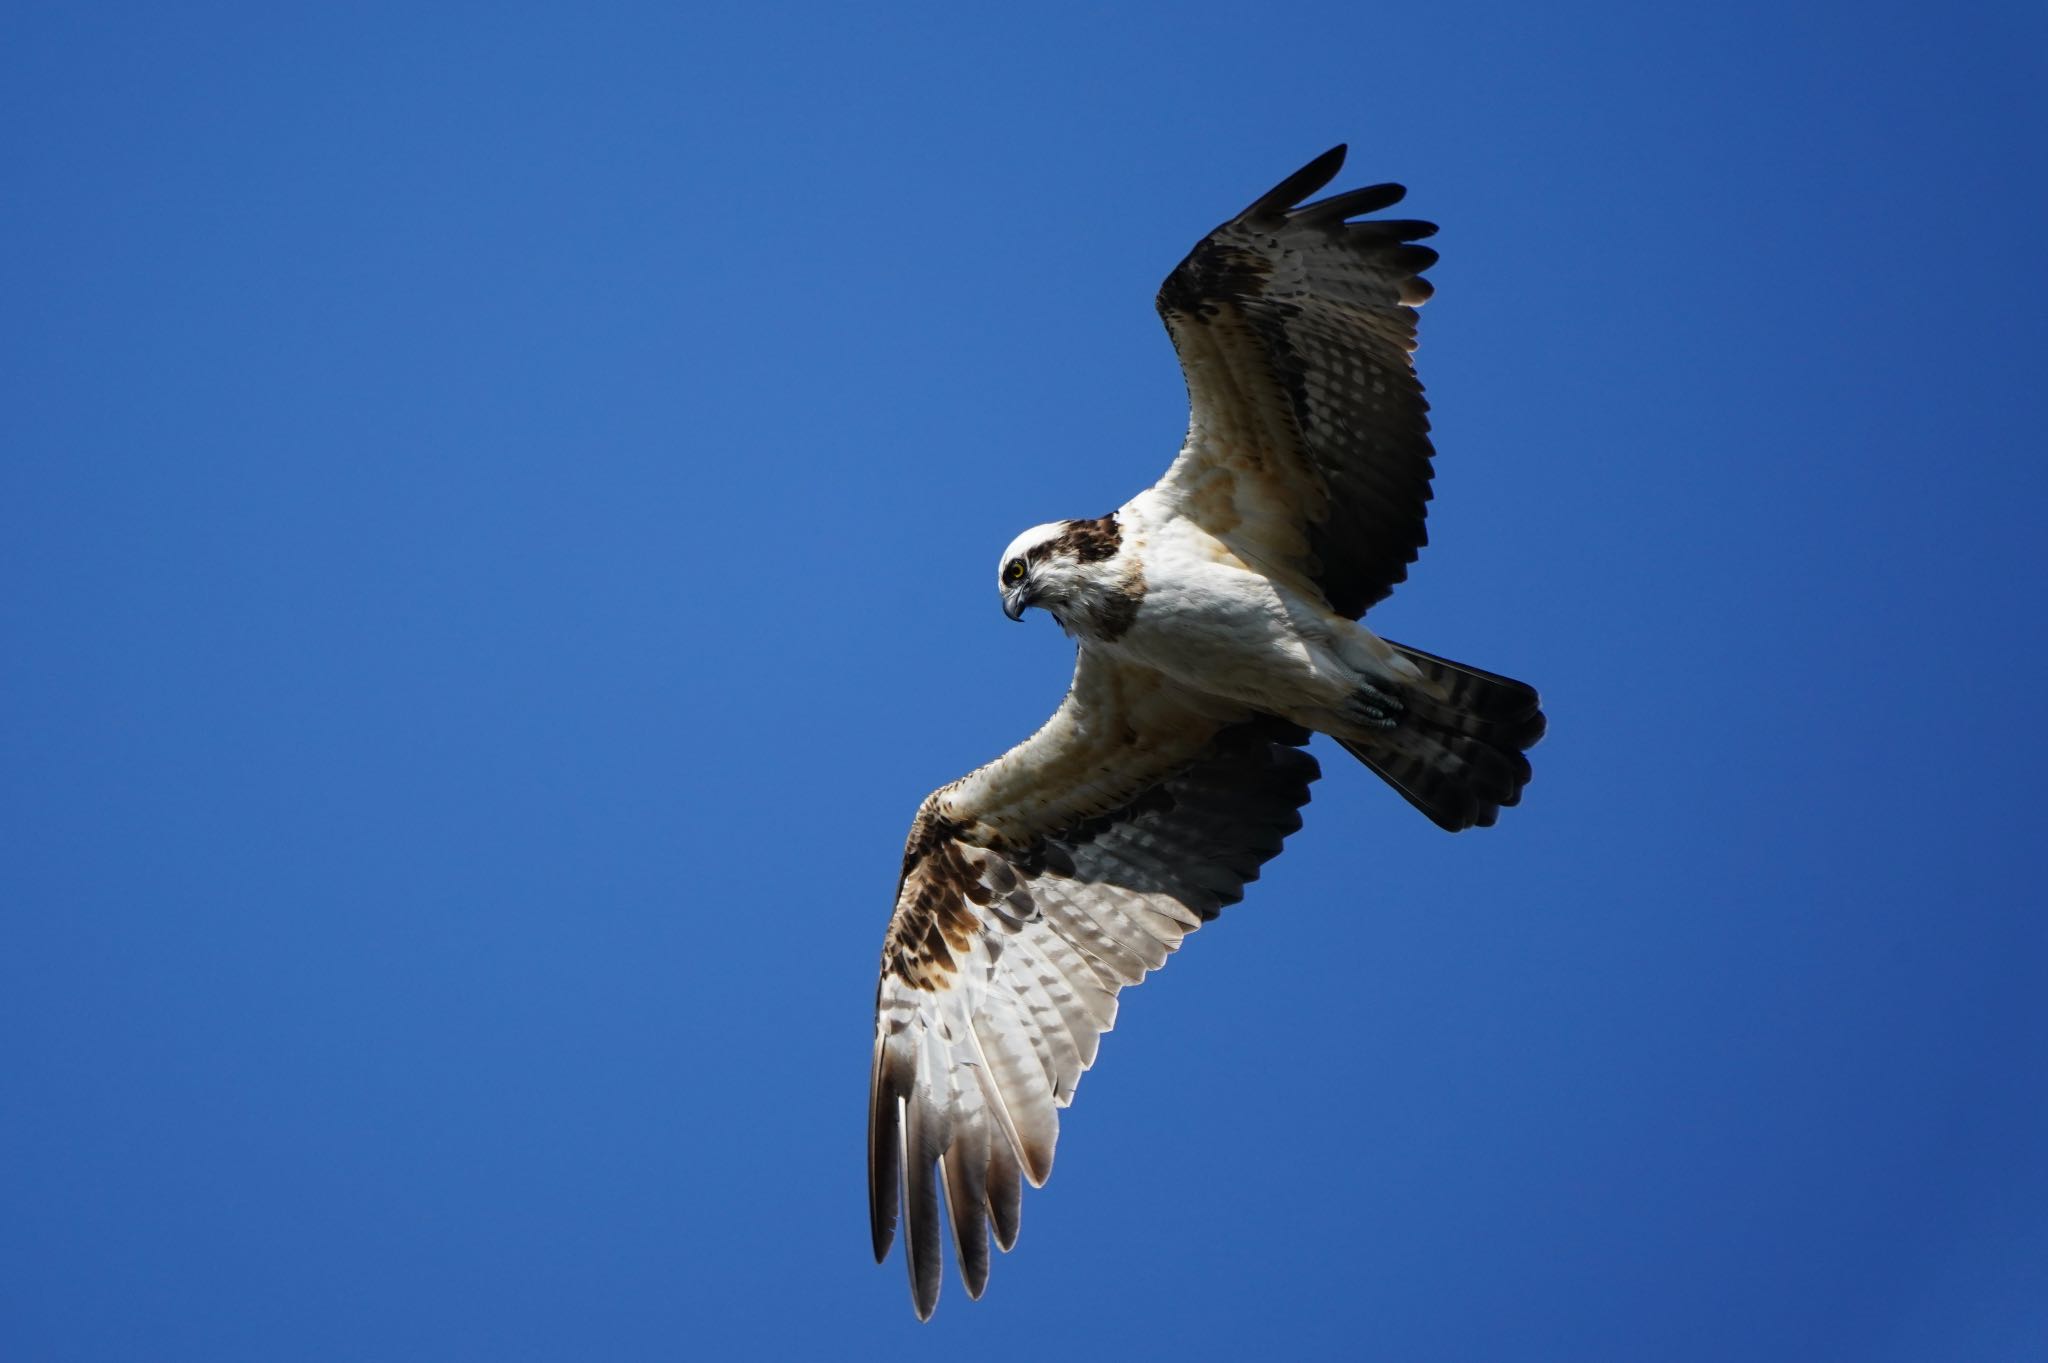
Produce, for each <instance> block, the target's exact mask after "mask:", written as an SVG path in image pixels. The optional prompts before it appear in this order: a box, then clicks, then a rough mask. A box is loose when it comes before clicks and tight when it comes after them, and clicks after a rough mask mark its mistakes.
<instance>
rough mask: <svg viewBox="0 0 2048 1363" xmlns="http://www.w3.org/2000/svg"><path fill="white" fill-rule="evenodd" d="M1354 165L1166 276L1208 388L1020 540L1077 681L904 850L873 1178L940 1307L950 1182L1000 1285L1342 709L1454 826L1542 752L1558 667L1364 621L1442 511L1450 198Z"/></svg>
mask: <svg viewBox="0 0 2048 1363" xmlns="http://www.w3.org/2000/svg"><path fill="white" fill-rule="evenodd" d="M1342 160H1343V149H1342V148H1341V147H1340V148H1337V149H1335V150H1334V151H1332V152H1330V153H1328V154H1326V155H1324V156H1322V157H1320V158H1318V159H1317V160H1316V161H1314V162H1312V163H1310V164H1309V165H1308V166H1306V167H1304V168H1303V169H1302V170H1300V171H1298V172H1297V173H1296V174H1294V175H1293V176H1290V177H1289V178H1288V179H1287V180H1286V181H1284V182H1282V183H1281V184H1280V185H1279V186H1278V187H1276V188H1275V189H1274V190H1272V191H1271V192H1270V193H1268V194H1266V195H1265V196H1263V197H1261V198H1260V199H1259V200H1258V201H1257V202H1256V203H1254V204H1253V205H1252V206H1251V207H1250V208H1247V209H1246V210H1245V211H1244V212H1243V213H1241V214H1239V215H1238V216H1237V217H1236V218H1233V219H1232V220H1231V221H1229V222H1227V223H1225V224H1223V226H1221V227H1219V228H1217V229H1216V230H1215V231H1214V232H1212V233H1210V234H1209V235H1208V236H1207V237H1205V238H1204V239H1203V240H1202V241H1201V242H1200V243H1198V244H1197V245H1196V247H1195V249H1194V250H1193V251H1192V252H1190V253H1189V255H1188V257H1187V258H1186V259H1185V260H1183V261H1182V262H1181V264H1180V265H1179V266H1178V267H1177V268H1176V269H1175V270H1174V272H1173V273H1172V274H1171V275H1169V276H1168V277H1167V280H1166V282H1165V284H1164V285H1162V286H1161V288H1160V291H1159V310H1160V313H1161V315H1162V317H1164V319H1165V321H1166V324H1167V329H1168V331H1169V332H1170V333H1171V335H1172V337H1173V340H1174V345H1175V348H1176V350H1177V351H1178V352H1179V354H1180V358H1181V364H1182V369H1183V372H1184V373H1185V375H1186V377H1187V380H1188V393H1189V398H1190V405H1191V408H1192V411H1191V416H1190V421H1189V426H1188V434H1187V439H1186V441H1185V442H1184V444H1183V445H1182V448H1181V452H1180V454H1179V456H1178V457H1177V458H1176V459H1175V460H1174V462H1173V464H1172V466H1171V467H1170V468H1168V470H1167V472H1166V474H1165V476H1164V477H1162V478H1161V479H1160V480H1159V481H1158V482H1157V483H1155V484H1154V485H1153V486H1152V487H1150V488H1148V489H1146V490H1145V491H1143V492H1141V493H1139V494H1138V495H1137V496H1135V497H1133V498H1132V499H1131V500H1130V501H1128V502H1126V503H1125V504H1124V505H1123V506H1121V507H1119V508H1118V509H1117V510H1116V511H1114V512H1112V513H1110V514H1109V515H1106V516H1101V517H1097V518H1094V519H1091V520H1072V521H1058V522H1054V523H1051V524H1048V525H1041V526H1037V527H1034V528H1033V529H1030V530H1027V531H1025V532H1024V533H1023V534H1021V535H1019V536H1018V537H1017V538H1016V540H1014V541H1013V542H1012V543H1011V544H1010V546H1009V547H1008V548H1007V549H1005V550H1004V552H1003V555H1002V558H1001V560H1000V566H999V569H998V585H999V590H1000V592H1001V595H1002V603H1003V609H1004V611H1005V613H1006V614H1008V615H1009V616H1010V618H1011V619H1013V620H1014V619H1018V618H1020V617H1021V616H1022V615H1023V613H1024V612H1025V611H1026V610H1028V609H1030V608H1032V607H1038V608H1040V609H1043V610H1045V611H1047V612H1048V613H1050V614H1051V615H1052V616H1053V617H1054V618H1055V619H1056V620H1058V621H1059V623H1060V625H1061V627H1062V628H1063V629H1064V630H1065V631H1066V632H1067V633H1068V634H1069V635H1071V636H1072V637H1073V639H1074V640H1075V644H1076V659H1075V667H1074V680H1073V684H1072V685H1071V687H1070V688H1069V689H1068V692H1067V696H1066V699H1065V700H1064V701H1063V702H1062V703H1061V705H1060V707H1059V709H1058V710H1057V711H1056V712H1055V713H1054V715H1053V716H1052V718H1051V719H1049V720H1048V721H1046V723H1045V724H1044V725H1043V726H1042V727H1041V728H1040V729H1039V730H1038V732H1037V733H1035V734H1033V735H1032V736H1031V737H1030V738H1029V739H1027V740H1025V741H1024V742H1023V743H1021V744H1019V745H1018V746H1017V747H1015V748H1013V749H1011V750H1010V751H1009V752H1008V753H1006V754H1004V755H1003V756H1002V757H999V758H997V759H996V760H995V761H993V762H990V763H989V764H987V765H986V766H983V767H981V768H978V769H977V770H975V771H973V772H971V773H969V774H968V775H967V776H964V777H962V778H961V779H960V780H958V781H955V782H953V783H952V784H951V785H949V786H946V787H944V788H942V789H940V790H938V791H935V792H933V793H932V795H931V796H929V797H928V798H927V799H926V800H925V801H924V803H923V804H922V805H921V806H920V807H919V809H918V813H917V816H916V818H915V820H914V821H913V823H912V826H911V832H910V837H909V840H908V842H907V844H906V846H905V848H904V854H903V873H902V879H901V882H900V883H899V886H898V891H897V900H896V911H895V914H894V916H893V917H892V918H891V920H890V924H889V931H888V934H887V937H886V938H885V940H884V943H883V950H882V979H881V984H880V987H879V989H878V991H877V996H876V1009H875V1012H876V1021H875V1050H874V1070H873V1076H872V1087H871V1090H870V1107H869V1127H868V1136H869V1146H868V1156H869V1197H870V1208H871V1212H872V1222H873V1232H874V1247H875V1253H876V1257H877V1258H880V1257H882V1256H883V1255H884V1254H886V1252H887V1250H888V1247H889V1244H890V1242H891V1240H892V1239H893V1238H894V1234H895V1227H896V1220H897V1214H898V1211H899V1208H900V1209H902V1210H903V1212H904V1222H905V1227H906V1231H907V1241H908V1245H907V1258H908V1260H909V1265H910V1275H911V1290H912V1298H913V1302H914V1304H915V1306H916V1308H917V1311H918V1314H919V1315H920V1316H926V1315H929V1314H930V1312H931V1310H932V1307H933V1304H934V1303H935V1302H936V1300H937V1297H938V1290H939V1278H940V1252H939V1245H938V1235H939V1227H940V1212H939V1207H940V1203H941V1201H943V1202H944V1203H945V1205H946V1207H947V1208H948V1210H949V1212H950V1219H951V1221H952V1226H953V1232H954V1248H955V1254H956V1257H957V1259H958V1261H959V1266H960V1272H961V1276H962V1277H963V1278H964V1279H965V1280H966V1283H967V1288H968V1292H969V1294H970V1295H975V1296H978V1295H979V1294H980V1292H981V1288H982V1286H983V1284H984V1283H985V1282H986V1279H987V1275H988V1260H989V1254H988V1246H989V1240H990V1236H991V1234H993V1237H994V1239H995V1242H996V1243H997V1244H998V1245H1000V1246H1001V1247H1002V1248H1005V1249H1007V1248H1009V1247H1010V1245H1011V1244H1012V1243H1013V1242H1014V1240H1015V1238H1016V1234H1017V1217H1018V1210H1019V1207H1020V1203H1021V1189H1020V1184H1019V1180H1020V1179H1028V1180H1029V1181H1030V1182H1032V1183H1033V1184H1038V1183H1042V1182H1044V1180H1045V1178H1046V1177H1047V1175H1048V1174H1049V1173H1050V1172H1051V1167H1052V1152H1053V1145H1054V1142H1055V1140H1056V1139H1057V1136H1058V1110H1059V1109H1060V1108H1063V1107H1065V1106H1066V1105H1067V1103H1068V1102H1069V1101H1071V1099H1072V1097H1073V1094H1074V1088H1075V1085H1076V1084H1077V1083H1078V1082H1079V1080H1080V1076H1081V1073H1082V1071H1084V1070H1086V1069H1087V1068H1088V1066H1089V1065H1090V1064H1091V1063H1092V1062H1093V1060H1094V1058H1095V1053H1096V1047H1097V1044H1098V1042H1099V1040H1100V1037H1101V1035H1102V1033H1104V1032H1106V1031H1107V1030H1108V1029H1109V1027H1110V1025H1111V1024H1112V1023H1113V1022H1114V1020H1115V1017H1116V1006H1117V993H1118V991H1119V990H1120V989H1121V988H1123V987H1125V986H1128V985H1131V984H1135V983H1137V982H1138V980H1140V979H1141V978H1143V976H1144V975H1145V974H1146V973H1147V972H1148V971H1150V970H1154V969H1157V968H1158V967H1159V966H1160V965H1162V964H1164V962H1165V960H1166V957H1167V955H1168V954H1169V953H1171V952H1172V951H1173V950H1175V949H1176V948H1177V947H1178V946H1179V945H1180V942H1181V939H1182V938H1183V937H1184V936H1185V935H1186V934H1187V933H1188V932H1190V931H1192V930H1194V929H1195V928H1196V927H1199V926H1200V925H1201V924H1202V923H1203V922H1206V921H1207V920H1209V919H1210V918H1213V917H1215V915H1216V914H1217V912H1218V911H1220V910H1221V909H1222V908H1223V907H1224V906H1225V905H1228V904H1231V903H1234V902H1235V901H1236V900H1237V899H1238V898H1239V896H1240V895H1241V893H1242V891H1243V887H1244V885H1245V884H1246V883H1247V882H1249V881H1251V880H1253V879H1255V878H1256V877H1257V875H1258V871H1259V867H1260V866H1261V865H1262V864H1263V863H1264V862H1265V861H1267V860H1268V859H1269V858H1271V857H1272V856H1274V855H1275V854H1277V853H1278V852H1279V850H1280V847H1281V844H1282V842H1283V841H1284V839H1285V838H1286V837H1287V836H1288V834H1290V833H1292V832H1293V831H1294V830H1295V829H1297V828H1298V827H1299V826H1300V822H1301V820H1300V815H1299V812H1298V811H1299V809H1300V807H1301V806H1302V805H1303V804H1305V803H1307V801H1308V787H1309V783H1310V782H1312V781H1313V780H1315V779H1316V777H1317V776H1318V774H1319V769H1318V767H1317V764H1316V762H1315V760H1314V759H1313V758H1311V757H1309V756H1308V755H1307V754H1306V753H1305V752H1303V751H1301V749H1302V747H1303V746H1304V745H1305V744H1306V743H1307V742H1308V740H1309V737H1310V735H1311V733H1324V734H1328V735H1330V736H1331V737H1333V738H1335V739H1336V740H1337V742H1338V743H1339V744H1341V745H1342V746H1343V747H1344V749H1345V750H1346V751H1348V752H1350V753H1351V754H1352V755H1353V756H1355V757H1357V758H1358V759H1359V760H1360V761H1362V762H1364V763H1365V764H1366V765H1367V766H1368V767H1370V768H1371V769H1372V770H1373V771H1374V772H1376V773H1378V774H1379V775H1380V776H1381V777H1383V778H1384V779H1385V780H1386V781H1387V782H1388V783H1389V784H1390V785H1392V786H1393V787H1394V788H1395V789H1396V790H1397V791H1399V792H1400V794H1401V795H1402V796H1403V797H1404V798H1405V799H1407V800H1408V801H1409V802H1410V803H1412V804H1414V805H1415V806H1416V807H1417V808H1418V809H1420V810H1422V811H1423V812H1424V813H1425V814H1427V815H1428V816H1429V817H1430V818H1431V819H1432V820H1433V821H1434V822H1436V823H1437V824H1438V825H1440V826H1442V827H1444V828H1447V829H1451V830H1457V829H1461V828H1469V827H1472V826H1474V825H1484V824H1490V823H1492V822H1493V821H1494V819H1495V817H1496V816H1497V814H1498V813H1499V810H1500V809H1501V808H1502V807H1503V806H1506V805H1512V804H1514V803H1516V801H1517V800H1518V799H1519V798H1520V796H1521V790H1522V786H1523V784H1524V783H1525V782H1526V781H1527V780H1528V778H1529V764H1528V761H1527V759H1526V758H1525V757H1524V756H1523V755H1522V754H1523V752H1524V750H1525V749H1527V748H1528V747H1530V746H1531V745H1532V744H1534V743H1535V741H1536V740H1537V738H1538V737H1540V736H1541V734H1542V732H1543V726H1544V719H1543V714H1542V711H1541V709H1540V708H1539V706H1538V703H1537V697H1536V693H1535V692H1534V691H1533V690H1531V689H1530V688H1529V687H1527V686H1525V685H1524V684H1522V683H1521V682H1518V681H1513V680H1510V679H1509V678H1506V677H1501V676H1497V675H1495V674H1493V673H1491V672H1485V671H1482V670H1480V669H1478V668H1473V667H1468V666H1466V665H1464V664H1461V663H1454V662H1450V661H1448V660H1446V659H1443V658H1438V657H1435V656H1433V655H1430V654H1427V653H1423V652H1421V651H1420V650H1417V649H1413V648H1409V647H1407V646H1405V645H1402V644H1397V643H1393V642H1391V641H1388V640H1385V639H1382V638H1380V637H1379V636H1378V635H1376V634H1374V633H1373V632H1372V631H1371V630H1369V629H1367V628H1366V627H1365V626H1364V625H1362V624H1360V623H1358V619H1359V617H1360V616H1362V615H1363V614H1364V613H1365V611H1366V610H1367V609H1368V608H1369V607H1370V606H1371V605H1372V604H1374V603H1375V602H1377V601H1378V600H1380V599H1381V598H1383V597H1384V596H1386V594H1387V593H1388V592H1389V591H1390V590H1392V588H1393V586H1394V585H1395V584H1396V583H1398V582H1399V581H1400V580H1401V579H1402V578H1403V577H1404V576H1406V572H1407V565H1408V564H1409V562H1411V561H1412V560H1413V559H1414V558H1415V555H1416V552H1417V551H1418V550H1419V549H1420V547H1421V546H1422V543H1423V540H1424V535H1423V514H1424V511H1425V508H1426V504H1427V502H1428V500H1429V495H1430V494H1429V482H1430V460H1431V457H1432V453H1433V451H1432V449H1431V446H1430V443H1429V439H1428V429H1429V423H1428V420H1427V418H1426V416H1425V415H1424V413H1425V412H1426V410H1427V404H1426V403H1424V402H1423V400H1422V390H1421V386H1420V384H1418V383H1417V382H1416V380H1415V377H1414V371H1413V368H1412V366H1411V365H1410V363H1409V359H1408V352H1409V351H1410V350H1412V349H1413V344H1414V340H1413V338H1414V323H1415V312H1414V308H1415V306H1416V305H1417V304H1419V303H1421V302H1422V301H1423V300H1424V299H1426V298H1427V297H1428V296H1429V293H1430V288H1429V285H1428V284H1427V283H1426V282H1425V281H1424V280H1423V279H1422V278H1421V277H1420V274H1419V271H1420V270H1422V269H1423V268H1426V267H1427V266H1428V265H1429V264H1430V263H1431V262H1433V261H1434V260H1435V258H1436V256H1435V253H1434V252H1432V251H1429V250H1428V249H1427V248H1424V247H1419V246H1415V245H1412V244H1411V243H1413V242H1414V241H1415V240H1416V239H1417V238H1419V237H1423V236H1427V235H1428V234H1429V233H1430V232H1432V231H1434V230H1435V229H1434V228H1432V227H1431V226H1430V225H1429V224H1427V223H1420V222H1414V221H1408V220H1366V221H1353V219H1355V218H1357V217H1358V216H1359V215H1361V214H1364V213H1369V212H1371V211H1373V210H1375V209H1378V208H1383V207H1386V206H1387V205H1389V204H1392V203H1394V202H1396V201H1398V200H1399V199H1400V198H1401V196H1402V191H1401V190H1400V188H1399V187H1398V186H1392V185H1378V186H1373V187H1371V188H1368V189H1361V190H1353V191H1350V192H1348V193H1343V194H1337V195H1334V196H1332V197H1330V198H1328V199H1324V200H1321V201H1319V202H1317V203H1311V204H1307V205H1301V204H1300V201H1301V200H1302V199H1303V198H1305V197H1306V196H1307V195H1308V194H1310V193H1313V192H1314V191H1315V190H1317V189H1318V188H1320V187H1321V186H1322V185H1323V184H1325V183H1326V182H1327V181H1328V180H1329V179H1330V177H1331V176H1332V175H1334V174H1335V173H1336V171H1337V169H1338V167H1339V166H1340V165H1341V164H1342ZM935 1176H936V1177H935Z"/></svg>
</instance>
